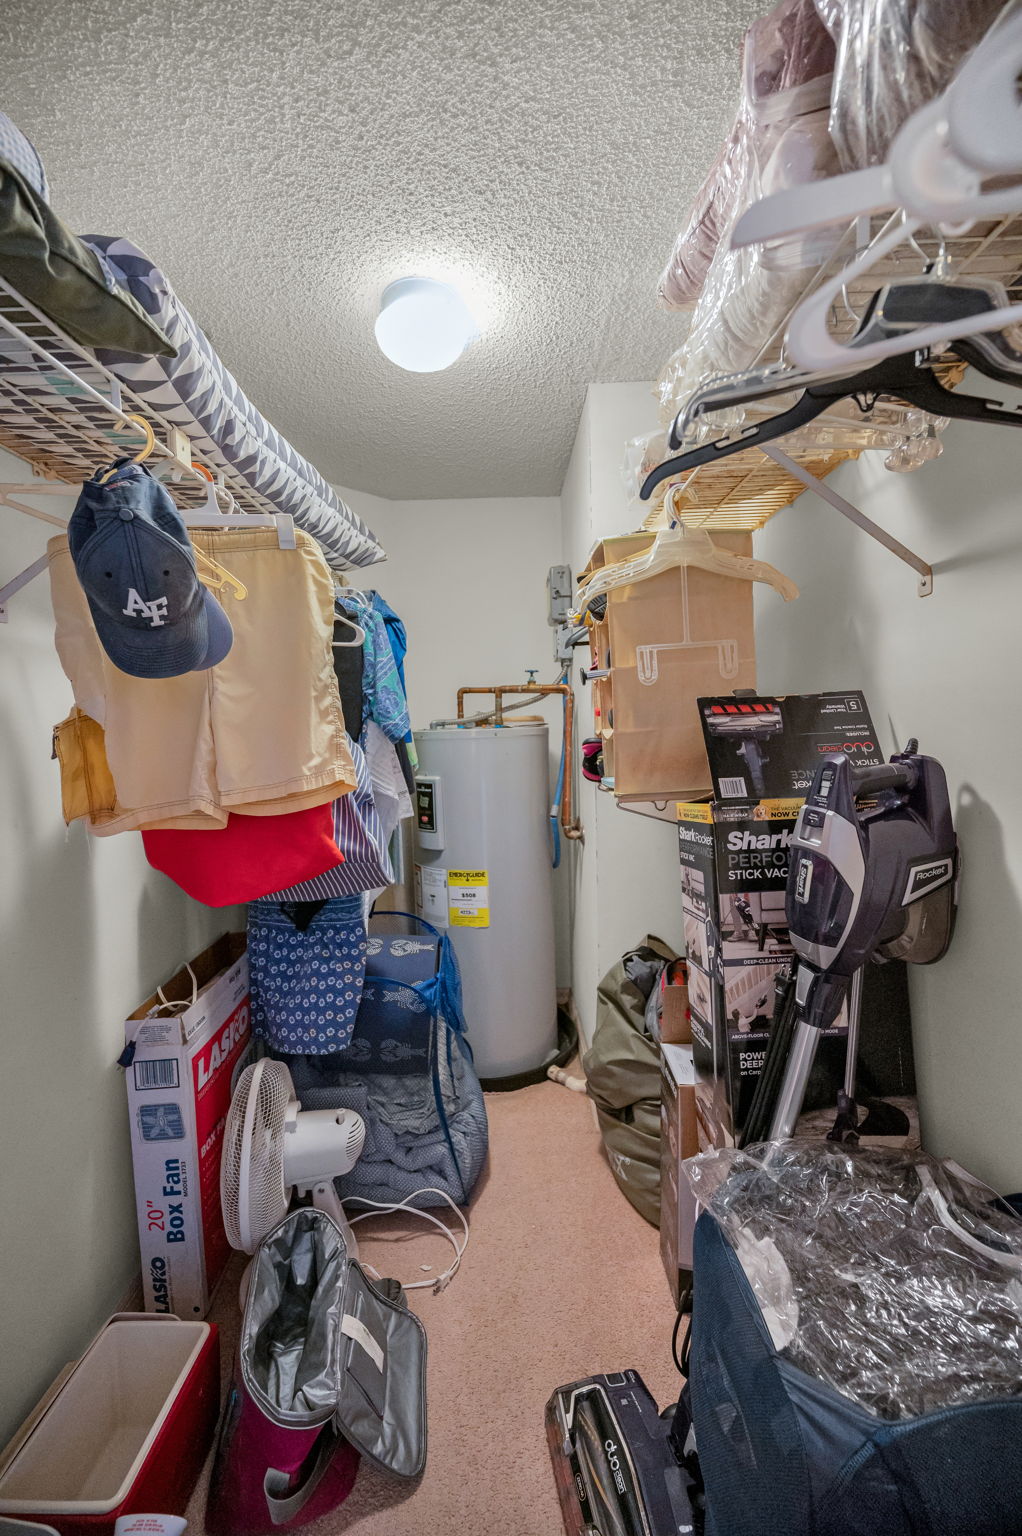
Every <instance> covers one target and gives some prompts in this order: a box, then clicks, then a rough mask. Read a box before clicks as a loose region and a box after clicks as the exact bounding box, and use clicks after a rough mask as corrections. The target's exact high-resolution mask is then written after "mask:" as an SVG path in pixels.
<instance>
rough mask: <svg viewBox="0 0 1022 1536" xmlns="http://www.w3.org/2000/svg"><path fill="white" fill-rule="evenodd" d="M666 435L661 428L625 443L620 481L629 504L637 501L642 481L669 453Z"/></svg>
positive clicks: (631, 438)
mask: <svg viewBox="0 0 1022 1536" xmlns="http://www.w3.org/2000/svg"><path fill="white" fill-rule="evenodd" d="M670 451H671V450H670V448H669V447H668V445H667V433H666V432H665V431H664V430H663V428H658V429H657V430H656V431H655V432H647V433H646V435H645V436H644V437H630V438H629V439H628V441H627V442H626V443H625V456H624V460H623V462H622V464H621V479H622V482H623V484H624V488H625V494H626V496H627V497H628V500H629V501H630V502H638V501H639V492H640V491H641V489H642V485H643V481H644V480H645V479H646V476H647V475H649V474H650V473H651V472H652V471H653V470H654V469H656V467H657V465H658V464H662V463H663V462H664V460H665V459H666V458H667V455H668V454H669V453H670Z"/></svg>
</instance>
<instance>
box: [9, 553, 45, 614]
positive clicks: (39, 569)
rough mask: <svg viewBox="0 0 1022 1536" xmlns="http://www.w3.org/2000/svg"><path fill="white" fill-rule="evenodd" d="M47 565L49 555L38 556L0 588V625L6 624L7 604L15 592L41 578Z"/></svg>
mask: <svg viewBox="0 0 1022 1536" xmlns="http://www.w3.org/2000/svg"><path fill="white" fill-rule="evenodd" d="M49 563H50V557H49V555H40V556H39V559H38V560H33V561H32V564H31V565H28V566H26V567H25V569H24V570H23V571H22V572H21V574H20V575H18V576H15V577H13V578H12V579H11V580H10V581H9V582H8V583H7V585H6V586H3V587H0V624H6V623H7V604H8V602H9V600H10V599H11V598H12V597H13V596H14V594H15V592H20V591H21V589H22V587H27V586H28V584H29V582H30V581H35V579H36V577H37V576H41V575H42V574H43V572H44V571H45V569H46V567H47V566H48V565H49Z"/></svg>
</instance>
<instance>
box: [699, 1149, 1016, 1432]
mask: <svg viewBox="0 0 1022 1536" xmlns="http://www.w3.org/2000/svg"><path fill="white" fill-rule="evenodd" d="M682 1167H683V1170H684V1171H685V1174H686V1177H687V1178H688V1182H689V1184H690V1185H691V1187H692V1189H693V1191H694V1193H695V1195H696V1196H697V1198H698V1199H699V1201H700V1202H701V1203H702V1204H703V1205H704V1206H706V1207H707V1209H709V1210H710V1211H711V1212H712V1214H713V1216H714V1217H715V1218H716V1220H717V1221H718V1222H719V1223H720V1225H721V1227H722V1228H723V1230H724V1232H725V1233H726V1234H727V1236H728V1239H729V1240H730V1242H731V1243H732V1245H733V1246H734V1248H735V1251H736V1253H737V1254H738V1257H739V1259H740V1261H741V1262H742V1265H743V1268H744V1269H745V1271H746V1273H747V1275H748V1277H749V1281H750V1284H751V1285H752V1287H753V1290H754V1292H755V1294H756V1297H757V1300H758V1301H759V1302H760V1306H761V1309H762V1311H763V1315H764V1319H765V1321H766V1323H767V1326H768V1327H769V1329H770V1333H771V1337H772V1338H773V1339H774V1342H775V1346H776V1347H777V1348H778V1349H780V1350H781V1351H782V1352H783V1353H784V1355H785V1356H786V1357H787V1358H789V1359H790V1360H792V1361H793V1362H794V1363H795V1364H796V1365H798V1366H799V1367H800V1368H801V1369H802V1370H804V1371H805V1372H807V1373H808V1374H809V1375H811V1376H814V1377H816V1378H817V1379H819V1380H821V1381H824V1382H827V1383H828V1384H829V1385H830V1386H831V1387H833V1388H835V1389H836V1390H837V1391H839V1392H841V1393H843V1394H844V1395H845V1396H847V1397H849V1398H851V1399H852V1400H853V1401H854V1402H857V1403H858V1404H860V1406H861V1407H863V1408H865V1409H867V1410H868V1411H869V1412H871V1413H875V1414H877V1415H878V1416H879V1417H881V1418H883V1419H891V1420H895V1419H905V1418H911V1417H914V1416H917V1415H919V1414H923V1413H929V1412H932V1411H934V1410H937V1409H943V1408H950V1407H953V1406H956V1405H959V1404H962V1403H971V1402H979V1401H982V1400H984V1399H990V1398H998V1397H1013V1396H1018V1395H1019V1394H1020V1393H1022V1220H1020V1219H1019V1217H1018V1216H1017V1215H1016V1214H1015V1213H1014V1211H1012V1210H1011V1209H1010V1208H1009V1207H1007V1206H1005V1205H1004V1204H1003V1203H1001V1202H998V1201H997V1198H996V1196H995V1195H994V1194H993V1192H992V1191H991V1190H989V1189H988V1188H987V1187H986V1186H985V1185H983V1184H981V1183H979V1182H978V1181H976V1180H974V1179H972V1178H971V1177H970V1176H969V1175H968V1174H966V1173H965V1172H964V1171H963V1170H962V1169H960V1168H958V1167H957V1166H956V1165H955V1164H953V1163H950V1162H941V1161H939V1160H937V1159H936V1158H932V1157H928V1156H926V1155H925V1154H924V1153H922V1152H915V1153H907V1152H906V1153H897V1154H894V1153H885V1152H880V1151H875V1150H855V1151H849V1150H848V1149H847V1148H844V1147H840V1146H836V1145H832V1144H830V1143H828V1142H806V1141H801V1142H798V1141H796V1142H781V1143H774V1144H772V1145H769V1146H757V1147H750V1148H748V1149H746V1150H745V1151H738V1150H736V1149H734V1148H728V1149H725V1150H722V1151H718V1152H707V1153H703V1154H701V1155H700V1156H699V1157H695V1158H691V1159H689V1160H688V1161H687V1162H686V1163H684V1164H683V1165H682Z"/></svg>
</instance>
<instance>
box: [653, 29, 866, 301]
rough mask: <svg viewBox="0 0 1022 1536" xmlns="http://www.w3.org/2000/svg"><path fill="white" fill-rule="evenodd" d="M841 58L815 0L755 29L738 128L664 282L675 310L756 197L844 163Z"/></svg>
mask: <svg viewBox="0 0 1022 1536" xmlns="http://www.w3.org/2000/svg"><path fill="white" fill-rule="evenodd" d="M833 64H834V45H833V42H832V40H831V38H830V36H829V34H828V32H827V30H826V28H825V27H823V26H822V25H821V23H820V20H819V17H818V16H817V14H816V11H815V8H814V6H813V3H812V0H781V4H780V5H777V6H775V8H774V9H773V10H772V11H771V12H770V13H769V15H767V16H764V17H762V18H761V19H760V20H759V21H756V22H754V23H753V25H752V26H751V27H750V28H749V30H748V32H747V33H746V36H745V42H744V46H743V81H742V94H741V99H740V102H739V108H738V114H737V117H736V119H735V123H734V127H733V128H732V130H731V133H730V135H729V136H728V139H727V141H726V142H725V144H724V147H723V148H722V150H721V152H720V154H719V155H718V156H717V159H716V160H715V162H714V164H713V166H712V167H711V169H710V171H709V173H708V175H707V177H706V179H705V181H704V182H703V184H702V186H701V187H700V189H699V191H698V192H697V194H696V197H695V201H694V203H693V206H692V210H691V213H690V215H689V220H688V224H687V225H686V227H685V229H684V230H683V231H682V233H681V235H679V237H678V241H677V244H676V245H675V248H674V251H673V253H672V256H671V259H670V261H669V262H668V264H667V268H666V270H665V271H664V274H663V276H662V278H661V280H660V297H661V299H662V300H663V302H664V303H665V304H666V305H667V306H668V307H669V308H672V309H687V308H690V307H691V306H692V305H693V304H694V303H695V302H696V300H697V299H698V298H699V295H700V293H701V291H702V288H703V285H704V283H705V281H706V278H707V273H708V271H709V267H710V263H711V262H712V261H713V258H714V255H715V253H716V252H717V251H718V248H720V247H721V246H722V244H723V243H724V242H725V237H726V235H727V234H728V232H729V230H730V228H731V225H732V224H733V222H734V220H735V219H736V218H737V216H738V214H739V213H740V212H741V210H742V209H743V208H744V207H745V206H746V205H747V204H748V203H749V202H750V201H752V199H753V198H754V197H758V196H761V195H764V193H765V192H767V191H772V192H776V191H780V190H781V189H782V188H783V187H786V186H791V185H793V184H795V183H800V182H803V181H813V180H816V179H818V178H819V177H820V176H825V175H829V174H831V172H832V171H833V170H834V169H836V162H834V160H833V151H832V147H831V144H830V135H829V132H828V128H827V107H828V105H829V100H830V86H831V71H832V69H833ZM807 114H808V118H807ZM813 119H815V122H813V121H812V120H813Z"/></svg>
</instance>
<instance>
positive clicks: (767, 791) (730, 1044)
mask: <svg viewBox="0 0 1022 1536" xmlns="http://www.w3.org/2000/svg"><path fill="white" fill-rule="evenodd" d="M698 709H699V713H700V717H701V721H702V727H703V735H704V737H705V741H706V755H707V759H708V761H709V766H710V775H711V779H712V783H713V798H712V799H711V800H710V801H709V802H702V801H696V802H679V804H678V807H677V815H678V846H679V857H680V860H681V892H682V913H683V921H684V930H685V944H686V947H687V950H688V964H689V980H688V990H689V1008H690V1012H691V1018H692V1054H693V1061H694V1068H695V1080H696V1084H695V1099H696V1115H697V1120H698V1126H699V1142H700V1148H701V1149H706V1148H709V1147H714V1146H718V1147H720V1146H731V1145H733V1144H734V1142H735V1139H736V1137H737V1135H738V1133H739V1132H740V1130H741V1127H742V1124H743V1123H744V1119H745V1115H746V1112H747V1111H748V1108H749V1105H750V1103H751V1100H752V1095H753V1093H754V1091H755V1087H756V1081H757V1079H758V1077H759V1074H760V1070H761V1068H762V1065H763V1058H764V1055H765V1052H766V1043H767V1038H768V1035H769V1026H770V1021H771V1018H772V1016H773V1008H774V983H775V980H776V977H777V972H778V971H779V970H780V968H781V967H782V966H783V965H785V964H786V962H787V961H788V959H789V957H790V956H791V954H792V948H791V945H790V943H789V941H788V929H787V926H786V923H785V916H784V897H785V888H786V886H787V882H788V848H789V844H790V842H791V835H792V832H793V830H794V826H795V818H796V816H797V815H798V811H799V807H800V806H801V804H802V801H803V799H804V798H805V795H806V793H807V792H808V790H809V786H810V785H811V783H812V780H813V774H814V772H815V770H816V765H817V763H818V761H819V759H820V758H821V757H824V756H826V755H827V754H828V753H831V752H843V753H845V754H846V755H847V756H848V757H849V758H850V759H851V761H852V762H853V763H854V764H855V765H856V766H865V765H868V764H876V763H882V762H883V761H884V754H883V753H882V752H881V751H880V750H879V748H878V746H877V739H876V733H875V731H874V729H873V722H872V720H871V719H870V716H869V710H868V708H867V705H866V701H865V699H864V698H863V696H862V693H861V692H859V691H856V690H854V689H852V690H850V691H849V692H845V693H812V694H788V695H787V696H786V697H783V698H779V697H766V696H761V695H754V694H748V695H741V694H739V695H734V694H727V695H721V696H719V697H713V698H701V699H699V700H698ZM826 1033H827V1035H828V1036H829V1037H830V1039H831V1040H832V1041H833V1042H835V1043H834V1044H832V1045H830V1046H828V1045H827V1044H826V1042H824V1043H823V1049H822V1051H821V1069H823V1070H826V1069H827V1068H828V1066H829V1067H830V1069H831V1070H832V1071H833V1072H835V1073H836V1075H837V1077H838V1079H840V1075H841V1071H842V1068H843V1062H844V1039H843V1037H844V1035H845V1033H846V1015H845V1013H844V1012H842V1013H841V1014H840V1015H839V1017H838V1020H837V1022H836V1023H835V1024H834V1026H833V1027H832V1028H831V1029H829V1030H828V1031H827V1032H826ZM828 1051H829V1052H830V1053H832V1054H833V1055H834V1062H833V1063H828V1059H827V1053H828Z"/></svg>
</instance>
